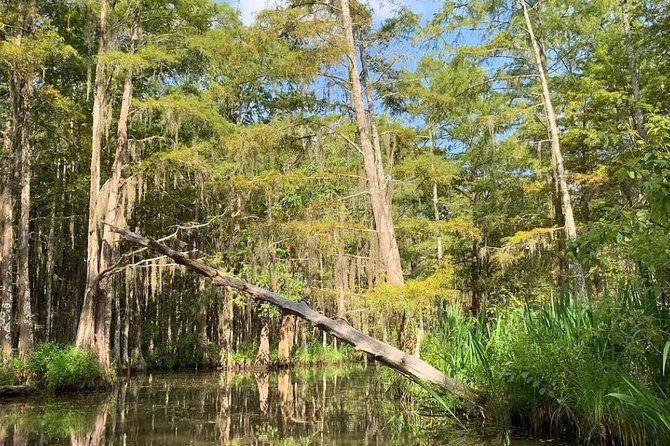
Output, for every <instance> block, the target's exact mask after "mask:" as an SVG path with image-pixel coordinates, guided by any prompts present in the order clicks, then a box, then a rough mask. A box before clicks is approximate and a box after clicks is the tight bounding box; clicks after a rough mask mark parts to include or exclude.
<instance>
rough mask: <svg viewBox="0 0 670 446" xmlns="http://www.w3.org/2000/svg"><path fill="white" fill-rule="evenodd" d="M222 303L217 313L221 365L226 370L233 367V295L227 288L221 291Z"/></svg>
mask: <svg viewBox="0 0 670 446" xmlns="http://www.w3.org/2000/svg"><path fill="white" fill-rule="evenodd" d="M221 295H222V297H223V303H222V305H221V307H220V312H221V313H220V314H219V347H220V350H221V358H220V361H221V366H223V367H225V369H226V370H231V369H232V368H233V296H232V292H230V291H229V290H225V289H224V290H223V291H222V293H221Z"/></svg>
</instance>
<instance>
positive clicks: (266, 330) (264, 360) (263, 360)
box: [254, 316, 270, 367]
mask: <svg viewBox="0 0 670 446" xmlns="http://www.w3.org/2000/svg"><path fill="white" fill-rule="evenodd" d="M261 322H262V324H263V325H262V326H261V334H260V341H259V343H258V353H257V354H256V359H254V365H257V366H260V367H264V366H266V365H267V364H268V363H269V362H270V321H268V318H267V317H264V316H261Z"/></svg>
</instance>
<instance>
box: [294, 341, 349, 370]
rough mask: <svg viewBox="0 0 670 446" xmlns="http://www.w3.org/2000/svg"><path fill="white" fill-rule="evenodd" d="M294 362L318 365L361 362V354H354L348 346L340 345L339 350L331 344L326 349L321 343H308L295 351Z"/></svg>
mask: <svg viewBox="0 0 670 446" xmlns="http://www.w3.org/2000/svg"><path fill="white" fill-rule="evenodd" d="M292 360H293V362H295V363H296V364H303V365H316V364H339V363H343V362H350V361H355V360H360V354H357V353H356V352H354V350H353V349H352V348H351V346H350V345H348V344H343V343H340V344H338V348H337V349H335V347H334V346H333V345H331V344H327V345H326V346H325V347H324V346H323V344H322V343H321V342H318V341H312V342H308V343H307V345H306V346H304V347H299V348H297V349H295V351H294V352H293V354H292Z"/></svg>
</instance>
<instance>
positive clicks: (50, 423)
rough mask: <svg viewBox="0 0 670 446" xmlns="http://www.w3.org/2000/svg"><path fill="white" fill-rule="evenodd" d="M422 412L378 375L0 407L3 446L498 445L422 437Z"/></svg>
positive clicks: (127, 389) (161, 382)
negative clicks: (215, 445) (223, 445)
mask: <svg viewBox="0 0 670 446" xmlns="http://www.w3.org/2000/svg"><path fill="white" fill-rule="evenodd" d="M417 409H419V408H417V407H416V405H414V404H413V403H411V402H410V401H409V399H408V398H404V397H403V396H402V395H401V394H400V393H398V392H394V391H392V390H389V389H388V388H387V386H386V385H385V384H384V381H383V380H382V379H380V378H379V371H378V369H374V368H373V369H369V370H367V371H366V370H363V369H357V368H354V369H339V370H323V369H321V370H292V371H290V372H289V371H284V372H279V373H269V374H256V375H254V374H249V373H232V374H231V373H228V374H226V373H221V374H219V373H170V374H149V375H145V376H137V377H133V378H130V379H127V380H122V381H120V382H119V383H118V384H117V385H116V386H115V388H114V390H113V391H112V392H110V393H91V394H83V395H82V394H80V395H76V396H59V397H50V398H37V399H26V400H10V401H0V445H2V446H5V445H6V446H9V445H12V446H23V445H86V446H103V445H122V446H125V445H155V446H159V445H160V446H163V445H166V446H168V445H210V444H217V445H219V444H230V445H283V446H293V445H386V444H392V445H459V446H460V445H482V446H483V445H486V446H489V445H491V446H492V445H496V444H499V441H497V440H495V439H491V440H478V439H474V438H472V437H470V438H467V437H464V436H463V435H462V434H458V433H456V434H454V435H450V434H448V433H442V434H439V435H438V434H436V433H435V431H432V432H430V431H428V430H425V429H422V428H421V427H420V424H421V423H420V418H419V417H420V416H419V415H417V412H418V410H417ZM419 410H420V409H419ZM424 412H425V411H424ZM425 419H426V418H425V417H424V418H423V420H424V421H425ZM508 444H509V443H508ZM511 444H512V445H515V446H531V445H539V444H555V445H558V444H559V443H557V442H531V441H512V442H511Z"/></svg>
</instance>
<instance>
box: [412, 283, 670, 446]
mask: <svg viewBox="0 0 670 446" xmlns="http://www.w3.org/2000/svg"><path fill="white" fill-rule="evenodd" d="M486 314H487V319H486V320H476V319H473V318H471V317H467V316H465V315H464V314H463V312H462V310H461V309H460V308H459V307H451V308H449V309H448V310H447V311H446V312H445V314H443V315H442V317H441V321H440V329H439V330H437V331H436V332H435V333H433V335H432V336H431V337H430V339H429V340H428V342H426V345H425V348H424V350H423V356H424V358H426V359H427V360H429V361H430V362H432V363H434V364H436V365H439V366H440V367H441V368H442V369H443V370H444V371H445V372H446V373H447V374H450V375H452V376H455V377H457V378H459V379H461V380H463V381H465V382H467V383H468V384H470V385H472V386H474V387H476V388H478V389H480V390H481V391H482V392H483V393H484V394H485V395H486V401H487V402H486V404H485V407H484V410H485V412H488V414H489V418H494V419H495V420H497V421H498V423H501V424H504V425H507V426H510V425H511V426H515V427H517V428H518V427H522V428H524V429H527V430H530V431H532V432H536V433H538V432H550V433H553V434H557V435H562V436H566V437H572V438H574V439H576V440H578V441H581V442H585V443H604V444H670V404H669V402H668V397H667V395H668V389H669V388H670V379H669V378H670V377H669V376H668V373H667V371H666V367H665V364H666V363H667V360H668V348H666V346H667V345H670V344H668V340H669V339H670V334H669V333H668V331H669V329H670V316H669V311H668V308H667V306H665V305H664V304H662V303H660V302H659V301H658V300H657V296H656V295H654V294H653V293H652V292H642V291H640V290H636V289H634V288H629V289H628V290H626V292H625V293H622V294H621V295H619V296H613V297H605V298H603V299H599V300H595V299H594V300H593V301H591V302H585V301H576V300H574V299H571V298H570V297H569V296H562V297H560V298H558V299H557V300H553V301H552V302H549V303H546V304H543V305H539V306H536V307H528V306H527V307H521V308H512V309H510V308H507V309H489V311H487V312H486ZM449 404H452V405H454V406H455V405H456V402H455V401H449ZM458 409H459V410H462V409H463V408H462V407H459V408H458ZM474 410H475V409H474V408H473V411H474Z"/></svg>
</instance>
